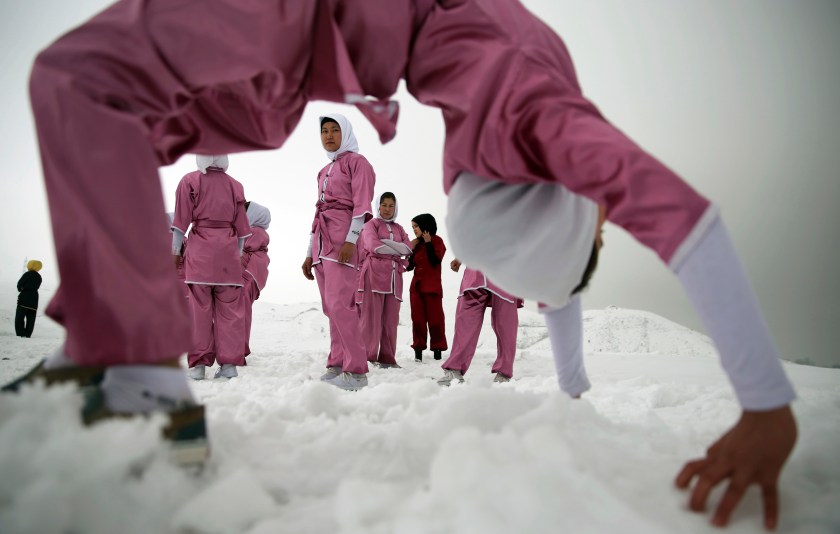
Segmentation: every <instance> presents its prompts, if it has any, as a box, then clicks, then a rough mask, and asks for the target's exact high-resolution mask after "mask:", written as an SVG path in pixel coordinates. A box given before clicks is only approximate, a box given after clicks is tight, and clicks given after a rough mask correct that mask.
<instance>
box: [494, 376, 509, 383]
mask: <svg viewBox="0 0 840 534" xmlns="http://www.w3.org/2000/svg"><path fill="white" fill-rule="evenodd" d="M493 382H495V383H497V384H503V383H505V382H510V377H509V376H505V375H503V374H502V373H496V378H494V379H493Z"/></svg>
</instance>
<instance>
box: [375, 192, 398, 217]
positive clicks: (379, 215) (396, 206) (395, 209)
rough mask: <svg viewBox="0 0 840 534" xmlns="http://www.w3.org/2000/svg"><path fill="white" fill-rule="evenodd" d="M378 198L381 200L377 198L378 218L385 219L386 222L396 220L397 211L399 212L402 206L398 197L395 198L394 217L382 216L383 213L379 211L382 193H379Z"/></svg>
mask: <svg viewBox="0 0 840 534" xmlns="http://www.w3.org/2000/svg"><path fill="white" fill-rule="evenodd" d="M383 193H384V192H383ZM396 196H397V195H394V197H396ZM376 198H377V199H379V200H377V206H376V216H377V217H378V218H380V219H382V220H383V221H385V222H394V221H395V220H396V219H397V213H398V212H399V207H400V205H399V203H398V202H397V199H396V198H394V216H393V217H391V218H390V219H386V218H385V217H383V216H382V214H381V213H380V212H379V209H380V206H381V205H382V195H381V194H380V195H379V196H378V197H376Z"/></svg>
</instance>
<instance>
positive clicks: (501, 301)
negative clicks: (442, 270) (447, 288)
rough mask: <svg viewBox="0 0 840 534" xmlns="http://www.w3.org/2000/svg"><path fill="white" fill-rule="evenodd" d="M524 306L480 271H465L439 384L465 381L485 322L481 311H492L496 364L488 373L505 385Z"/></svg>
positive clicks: (456, 267)
mask: <svg viewBox="0 0 840 534" xmlns="http://www.w3.org/2000/svg"><path fill="white" fill-rule="evenodd" d="M449 267H450V268H451V269H452V270H453V271H455V272H456V273H457V272H458V270H459V269H460V268H461V262H460V261H459V260H458V259H457V258H456V259H454V260H452V261H451V262H450V263H449ZM523 305H524V303H523V301H522V299H520V298H516V297H514V296H513V295H511V294H510V293H507V292H506V291H504V290H502V289H501V288H499V287H497V286H496V285H495V284H493V283H492V282H490V281H489V280H487V277H486V276H484V274H483V273H482V272H481V271H476V270H475V269H470V268H469V267H466V268H465V269H464V277H463V278H461V294H460V295H458V308H457V309H456V310H455V335H454V338H453V340H452V352H451V353H450V355H449V358H447V359H446V361H445V362H443V365H441V368H443V370H444V373H443V377H442V378H440V379H439V380H438V384H440V385H441V386H448V385H449V384H451V383H452V381H453V380H457V381H459V382H463V381H464V375H465V374H467V370H469V368H470V363H471V362H472V359H473V356H475V347H476V345H478V335H479V334H480V333H481V324H482V323H483V322H484V311H485V310H486V309H487V308H491V312H490V317H491V321H492V325H493V332H495V333H496V351H497V352H496V354H497V355H496V361H495V362H493V367H492V369H491V371H492V372H493V373H496V377H495V378H494V379H493V381H494V382H508V381H509V380H510V379H511V378H512V377H513V360H514V358H515V357H516V334H517V330H518V329H519V311H518V309H519V308H521V307H522V306H523Z"/></svg>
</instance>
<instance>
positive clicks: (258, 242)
mask: <svg viewBox="0 0 840 534" xmlns="http://www.w3.org/2000/svg"><path fill="white" fill-rule="evenodd" d="M251 232H253V233H252V234H251V237H249V238H248V239H246V240H245V247H244V249H243V250H242V266H243V267H244V269H245V276H251V277H252V278H253V279H254V281H255V282H256V283H257V288H259V290H260V291H262V290H263V289H264V288H265V284H266V282H267V281H268V264H269V262H270V260H269V259H268V241H269V239H268V232H266V231H265V230H263V229H262V228H259V227H254V226H252V227H251Z"/></svg>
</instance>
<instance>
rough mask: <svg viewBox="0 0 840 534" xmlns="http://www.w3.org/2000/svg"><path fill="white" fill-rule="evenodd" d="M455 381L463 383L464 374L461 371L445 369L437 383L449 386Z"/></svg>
mask: <svg viewBox="0 0 840 534" xmlns="http://www.w3.org/2000/svg"><path fill="white" fill-rule="evenodd" d="M453 380H457V381H458V382H463V381H464V374H463V373H461V371H455V370H453V369H444V370H443V376H442V377H441V378H439V379H438V381H437V383H438V385H439V386H448V385H449V384H451V383H452V381H453Z"/></svg>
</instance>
